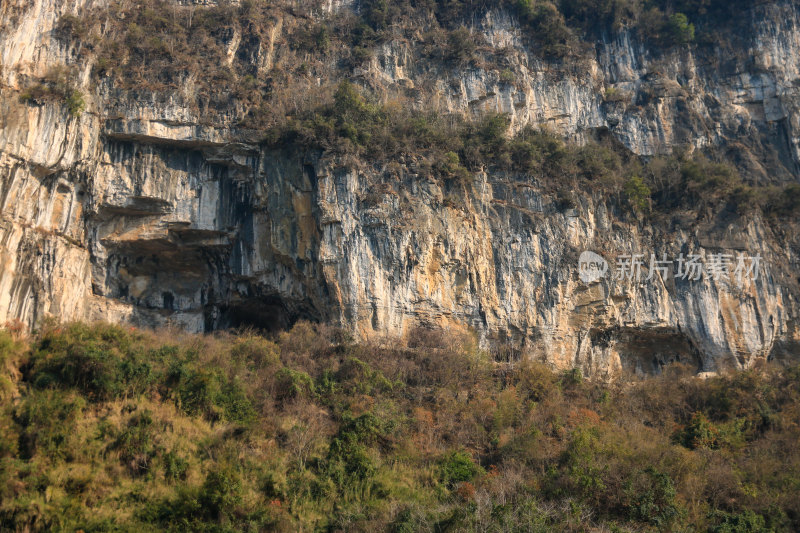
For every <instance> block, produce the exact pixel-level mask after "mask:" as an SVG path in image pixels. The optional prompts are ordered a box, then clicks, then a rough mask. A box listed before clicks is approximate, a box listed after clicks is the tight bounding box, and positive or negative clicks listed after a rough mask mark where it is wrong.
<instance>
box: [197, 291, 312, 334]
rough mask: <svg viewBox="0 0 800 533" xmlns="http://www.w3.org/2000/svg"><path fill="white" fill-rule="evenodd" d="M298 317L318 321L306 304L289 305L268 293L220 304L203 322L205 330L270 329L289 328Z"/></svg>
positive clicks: (281, 329)
mask: <svg viewBox="0 0 800 533" xmlns="http://www.w3.org/2000/svg"><path fill="white" fill-rule="evenodd" d="M214 315H216V316H214ZM298 320H310V321H319V313H317V312H316V311H315V310H314V309H313V308H311V307H308V306H306V305H303V304H300V305H292V304H290V303H287V302H286V301H285V300H283V299H281V298H280V296H277V295H274V294H271V295H260V296H253V297H250V298H246V299H241V300H234V301H232V302H231V303H230V304H228V305H225V306H221V307H220V309H219V312H218V314H217V313H213V314H207V315H206V324H205V326H206V330H207V331H214V330H217V329H227V328H252V329H255V330H260V331H264V332H269V333H274V332H278V331H284V330H288V329H290V328H291V327H292V326H293V325H294V324H295V323H296V322H297V321H298Z"/></svg>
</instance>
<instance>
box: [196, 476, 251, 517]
mask: <svg viewBox="0 0 800 533" xmlns="http://www.w3.org/2000/svg"><path fill="white" fill-rule="evenodd" d="M242 493H243V490H242V479H241V476H239V474H238V473H237V472H236V471H234V470H233V469H232V468H230V467H228V468H225V467H219V468H216V469H214V470H212V471H211V472H209V473H208V475H207V476H206V479H205V481H204V482H203V486H202V487H201V489H200V494H199V496H198V501H199V503H200V506H201V509H202V510H203V513H204V514H206V515H207V516H210V517H212V518H214V519H216V520H221V519H223V518H226V517H229V516H230V515H231V514H233V512H234V510H235V509H236V507H237V506H239V505H241V503H242Z"/></svg>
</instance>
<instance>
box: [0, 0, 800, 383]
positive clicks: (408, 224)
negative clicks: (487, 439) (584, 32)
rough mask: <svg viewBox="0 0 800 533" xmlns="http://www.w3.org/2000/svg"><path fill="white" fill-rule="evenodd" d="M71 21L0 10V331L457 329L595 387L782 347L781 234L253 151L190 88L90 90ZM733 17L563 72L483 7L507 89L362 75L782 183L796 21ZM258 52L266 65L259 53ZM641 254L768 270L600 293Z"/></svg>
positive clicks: (436, 77)
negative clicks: (716, 257)
mask: <svg viewBox="0 0 800 533" xmlns="http://www.w3.org/2000/svg"><path fill="white" fill-rule="evenodd" d="M89 3H90V2H89ZM86 4H87V2H75V1H71V2H66V1H64V0H35V1H31V2H19V3H17V4H15V3H14V2H5V3H3V5H2V7H0V17H2V20H3V21H5V22H6V24H5V26H4V27H3V29H2V34H0V59H1V60H2V69H1V70H0V73H1V74H2V78H0V83H1V84H2V89H1V90H0V201H2V204H1V206H0V209H1V210H2V213H1V218H0V237H2V239H1V240H0V260H2V269H0V321H10V320H14V319H18V320H21V321H23V322H24V323H26V324H28V325H31V326H33V325H35V324H37V323H38V322H39V321H41V320H42V319H44V318H45V317H46V316H48V315H54V316H56V317H59V318H61V319H62V320H73V319H88V320H95V319H104V320H112V321H120V322H129V323H132V324H136V325H142V326H158V325H163V324H166V323H174V324H178V325H181V326H183V327H186V328H188V329H191V330H195V331H203V330H206V331H209V330H213V329H216V328H224V327H229V326H236V325H255V326H258V327H264V328H268V329H275V328H281V327H286V326H288V325H290V324H291V323H292V322H293V321H295V320H297V319H299V318H306V319H311V320H321V321H330V322H333V323H336V324H340V325H342V326H345V327H348V328H352V329H354V330H355V331H356V332H357V333H358V334H360V335H364V336H367V335H375V334H391V335H402V334H404V333H406V332H408V331H409V330H411V329H412V328H414V327H416V326H419V325H423V326H444V327H462V326H467V327H470V328H472V329H474V330H475V331H476V332H478V334H479V335H480V337H481V339H482V340H483V341H484V342H485V343H486V344H487V345H490V346H491V345H493V342H494V341H503V342H504V343H505V344H506V345H507V346H511V347H513V350H514V351H516V352H517V354H525V355H530V356H535V357H541V358H544V359H546V360H548V361H550V362H552V363H554V364H557V365H559V366H561V367H570V366H579V367H581V368H582V369H583V370H584V371H585V372H586V373H588V374H591V375H599V376H606V375H616V374H619V373H620V372H621V371H623V370H630V371H635V372H657V371H658V370H659V368H660V366H661V365H663V364H664V363H666V362H670V361H674V360H682V361H686V362H688V363H690V364H694V365H695V366H696V367H697V369H698V370H702V371H713V370H716V369H719V368H721V367H727V366H733V367H737V368H742V367H748V366H751V365H752V364H754V363H755V362H756V361H757V360H759V359H764V358H767V357H771V356H773V357H784V356H786V354H790V353H797V347H798V344H799V343H800V333H799V332H798V328H797V318H798V311H799V310H798V303H797V296H798V294H800V291H798V278H797V268H798V265H800V254H798V251H799V250H800V242H799V241H798V236H797V235H798V232H797V231H795V230H796V229H797V228H796V223H795V222H796V221H790V222H789V226H788V227H771V226H770V224H767V223H766V222H765V221H764V220H762V219H761V218H760V217H758V216H752V217H749V218H747V219H742V218H738V217H730V216H728V215H725V214H724V213H718V214H715V215H713V216H711V217H709V218H707V219H704V220H702V221H697V220H682V219H680V217H676V218H675V219H673V220H671V221H669V222H665V223H663V224H660V225H653V226H643V225H641V224H639V223H637V222H636V221H632V220H620V219H619V218H617V217H615V215H614V214H613V210H612V209H611V208H610V206H609V204H608V202H607V200H606V199H604V198H603V197H602V196H601V195H594V194H585V195H582V196H580V197H579V198H578V199H577V201H576V205H575V207H574V209H568V210H566V211H564V210H563V209H558V208H557V206H556V204H557V201H556V199H554V198H553V197H552V194H549V193H547V192H546V190H545V188H544V187H542V186H541V184H539V183H537V182H536V180H533V179H531V178H530V177H524V176H515V175H508V174H501V173H491V172H490V173H486V172H484V173H479V174H478V175H476V176H474V182H473V184H472V190H473V191H475V193H474V194H460V193H459V191H454V190H449V189H448V188H447V187H445V186H443V185H442V184H441V183H439V182H438V181H436V180H434V179H433V178H431V177H430V176H427V175H425V174H424V172H421V171H420V169H419V168H418V166H417V165H416V163H415V161H414V160H413V159H411V158H409V159H408V160H403V161H397V162H394V164H393V165H387V166H386V168H375V166H372V165H367V164H365V163H363V162H359V161H349V160H343V159H342V158H339V157H337V156H335V155H333V154H329V153H324V152H319V151H306V150H300V149H298V148H295V147H291V146H287V147H285V148H284V149H281V150H278V149H275V148H266V147H265V146H264V145H262V144H260V143H259V142H257V141H258V138H257V137H256V136H254V135H252V134H251V133H250V132H248V131H243V130H237V128H236V127H234V126H233V125H232V124H234V120H233V119H232V118H231V116H229V115H226V114H225V113H224V112H223V113H220V114H219V115H218V117H219V118H218V119H216V120H215V121H214V122H213V123H211V124H209V123H208V121H207V120H204V119H203V117H201V116H200V114H199V112H198V111H196V110H194V109H192V108H191V107H190V106H187V105H185V104H184V103H183V101H182V99H181V97H180V95H174V96H173V95H160V94H153V93H145V92H128V93H122V92H119V91H116V90H113V89H111V88H110V85H108V84H101V85H100V86H99V87H97V88H96V89H93V90H90V87H91V84H90V70H91V66H90V65H85V64H81V63H80V61H78V60H77V59H76V57H77V56H76V55H75V53H74V50H70V49H69V48H68V47H66V46H65V45H63V44H61V43H59V41H57V40H56V39H54V38H53V36H52V31H51V30H52V28H53V27H54V25H55V23H56V21H57V20H58V17H59V16H60V15H62V14H64V13H66V12H75V11H76V10H77V9H80V8H81V7H83V6H84V5H86ZM351 8H352V7H351V6H350V5H349V4H347V5H345V4H339V3H336V2H334V3H331V4H330V5H329V6H328V8H327V9H328V10H336V9H351ZM748 17H749V18H748V20H746V21H744V22H743V23H742V24H743V25H744V26H745V27H746V29H747V33H746V35H747V36H748V37H747V38H745V39H744V44H742V48H741V49H738V50H733V51H730V53H727V52H722V51H719V50H716V51H715V52H714V53H713V54H711V53H709V52H706V53H705V54H701V56H698V55H696V52H694V51H692V50H690V49H683V50H679V51H674V52H670V53H668V54H664V55H660V56H653V54H652V52H648V50H647V49H646V48H645V47H644V46H643V45H641V44H640V43H638V42H637V41H636V39H635V36H634V35H632V34H630V33H621V34H618V35H614V36H610V37H608V38H607V39H606V40H605V42H603V43H600V44H598V46H597V53H596V57H595V59H594V60H586V61H585V63H584V64H581V65H580V66H579V68H576V69H573V70H576V71H577V72H572V73H569V72H566V70H565V67H557V66H553V65H549V64H547V63H543V62H542V61H541V60H539V59H536V58H535V56H534V54H533V53H532V52H531V51H530V50H527V49H526V48H525V46H524V45H523V43H522V40H521V39H520V36H519V30H518V28H517V27H516V25H515V23H514V21H513V20H512V18H511V17H509V16H508V15H507V14H505V13H502V12H494V11H491V12H489V13H488V14H487V15H486V16H485V17H484V18H483V19H482V20H481V21H480V22H479V23H478V24H476V26H475V28H473V31H475V32H480V33H482V34H483V35H484V36H485V39H486V41H487V42H488V43H490V45H491V46H492V47H495V48H507V49H508V50H509V52H508V54H509V55H508V57H509V62H510V63H509V64H510V69H511V70H512V71H513V74H514V80H513V82H511V81H508V79H507V77H506V81H501V76H500V73H498V72H496V71H486V70H482V69H479V68H472V67H470V68H469V69H467V70H466V71H463V70H462V71H456V70H453V71H441V70H440V71H437V72H435V73H433V74H432V71H431V68H430V65H427V64H426V63H425V62H424V61H422V60H421V59H420V54H419V53H418V52H417V51H416V50H415V49H414V45H413V43H408V42H400V41H392V42H389V43H387V44H385V45H384V46H383V47H382V48H381V50H380V52H379V53H378V54H377V55H376V57H375V58H374V59H373V60H372V61H371V62H370V63H369V64H368V65H367V66H366V67H364V68H363V69H362V70H361V71H360V72H359V74H360V76H361V77H362V78H363V79H364V80H365V83H368V84H370V85H371V86H373V87H378V88H384V89H385V90H394V89H396V88H398V87H400V88H404V89H407V90H415V91H418V92H419V94H420V99H424V100H426V101H435V102H437V103H438V106H439V107H440V108H441V109H443V110H450V111H460V112H463V113H465V114H470V113H481V112H487V111H503V112H507V113H509V114H510V115H511V117H512V125H513V127H515V128H519V127H521V126H522V125H524V124H528V123H535V124H548V125H549V126H550V127H551V128H553V129H556V130H558V131H560V132H561V133H563V134H565V135H568V136H571V137H573V138H574V139H575V140H577V141H580V140H581V139H583V138H585V137H586V136H587V135H589V134H590V133H591V132H592V131H593V130H596V129H597V128H604V129H607V130H608V131H610V132H611V134H612V135H613V136H614V137H615V138H616V139H618V140H619V141H621V142H622V143H623V144H624V145H625V146H626V147H627V148H629V149H630V150H631V151H633V152H635V153H637V154H641V155H649V154H655V153H660V152H666V151H669V150H671V149H672V148H673V147H674V146H678V145H680V146H682V147H684V148H688V149H693V148H702V147H704V146H709V145H714V146H719V147H721V148H722V149H725V150H731V151H735V152H736V153H737V154H739V156H740V160H741V164H742V166H743V168H744V169H745V171H746V172H747V173H748V175H749V176H752V178H753V179H754V180H756V181H758V180H761V181H765V182H770V183H781V182H783V183H785V182H791V181H795V182H796V181H799V180H800V171H798V169H799V168H800V108H799V106H800V60H799V59H798V58H800V9H799V8H798V6H797V5H796V4H795V3H793V2H782V3H770V4H767V5H763V6H760V7H756V8H753V9H752V10H751V11H750V12H749V15H748ZM280 24H281V22H280V21H278V23H276V30H275V32H277V33H279V32H280V31H281V30H280V27H281V26H280ZM273 38H274V36H273ZM237 46H238V45H237ZM271 53H272V52H270V54H271ZM726 53H727V54H728V55H726ZM709 54H710V55H712V56H714V57H709ZM715 54H716V55H715ZM268 56H269V54H268ZM712 59H713V61H712ZM259 61H260V62H261V67H262V68H271V65H272V61H273V58H272V57H271V56H269V57H260V59H259ZM76 62H77V63H76ZM59 64H77V66H78V67H79V72H80V78H81V79H82V80H83V82H84V83H85V87H86V90H85V92H86V93H87V94H88V96H87V111H86V112H85V113H83V114H82V115H81V116H80V117H74V116H72V115H70V114H69V112H68V111H67V109H66V108H64V106H63V105H62V104H60V103H56V102H50V103H45V104H43V105H39V106H32V105H27V104H24V103H22V102H21V101H20V93H21V91H22V89H23V87H24V85H25V79H26V77H27V76H43V75H44V73H45V72H46V71H47V70H48V69H49V68H51V67H52V66H53V65H59ZM412 88H413V89H412ZM609 89H611V90H609ZM773 226H774V225H773ZM584 250H593V251H596V252H598V253H600V254H602V255H603V256H604V257H605V258H606V259H608V260H609V262H610V263H611V266H610V270H611V271H610V272H609V273H608V275H607V276H606V277H604V278H602V279H600V280H598V281H595V282H592V283H588V284H587V283H584V282H583V281H582V280H581V279H580V278H579V269H578V257H579V255H580V254H581V252H583V251H584ZM651 253H652V254H655V255H656V256H657V257H658V258H661V257H663V256H664V255H666V256H667V257H669V258H674V259H677V258H678V257H679V256H681V254H683V255H684V256H688V255H689V254H697V255H700V256H702V257H703V258H704V261H706V262H709V261H711V260H712V258H711V255H712V254H730V255H731V256H732V257H733V258H735V257H736V256H737V255H739V254H744V255H746V256H748V257H754V256H759V257H761V258H762V263H761V265H762V268H761V269H759V274H760V275H759V276H758V278H757V279H755V280H751V279H746V280H745V282H744V283H742V284H741V285H740V284H738V283H737V282H736V280H734V279H729V280H722V279H720V280H714V279H713V278H712V277H705V278H704V279H701V280H699V281H689V280H683V279H681V278H675V277H674V275H673V274H674V272H673V271H670V272H669V273H667V274H666V275H660V274H655V275H654V276H652V278H651V279H650V280H644V279H643V280H642V281H640V282H637V281H634V280H630V279H615V276H614V274H615V273H614V272H613V271H614V268H615V265H616V264H617V261H618V260H620V259H621V258H623V257H624V256H625V255H630V254H642V255H643V256H644V263H645V267H648V266H649V264H648V263H649V259H650V254H651ZM643 272H644V277H648V276H649V274H650V273H649V271H648V269H647V268H644V270H643Z"/></svg>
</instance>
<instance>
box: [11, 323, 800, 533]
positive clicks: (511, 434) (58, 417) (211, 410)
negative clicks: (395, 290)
mask: <svg viewBox="0 0 800 533" xmlns="http://www.w3.org/2000/svg"><path fill="white" fill-rule="evenodd" d="M168 333H169V334H152V333H147V332H142V331H138V330H133V329H127V328H122V327H117V326H109V325H95V326H88V325H84V324H74V325H65V326H49V327H47V328H45V329H44V330H43V331H42V332H41V333H39V334H38V335H37V336H36V337H35V338H32V339H21V340H20V339H16V337H15V336H14V335H13V334H12V333H10V332H2V333H0V369H2V373H0V397H2V404H1V407H0V501H1V502H2V503H1V504H0V529H2V530H10V531H15V530H17V531H22V530H33V531H37V530H65V531H74V530H77V529H82V530H83V531H106V530H120V531H148V530H152V531H161V530H186V529H190V530H212V531H259V530H264V529H277V530H285V531H297V530H306V531H310V530H320V529H329V530H347V531H358V530H363V531H375V530H385V529H391V530H395V531H445V530H447V531H449V530H453V531H461V530H474V531H487V530H488V531H514V530H526V531H537V530H538V531H552V530H565V531H568V530H572V531H587V530H593V529H596V530H605V531H608V530H634V531H643V530H645V531H646V530H674V531H679V530H698V529H699V530H710V531H759V530H764V531H766V530H770V529H775V530H791V529H795V530H796V529H797V528H798V527H800V449H798V447H797V442H798V437H800V428H799V427H798V420H800V416H799V415H800V369H797V368H795V369H775V368H768V369H761V370H759V371H755V370H753V371H748V372H744V373H740V374H736V375H732V376H728V377H720V378H715V379H710V380H707V381H699V380H696V379H694V378H689V377H686V375H685V374H684V373H682V371H681V369H670V370H669V371H668V372H667V373H665V375H664V376H663V377H658V378H651V379H649V380H647V381H645V382H634V383H633V384H629V385H625V386H622V385H619V386H612V385H601V384H594V383H589V382H587V381H585V380H583V379H581V376H580V375H579V374H578V373H576V372H567V373H563V374H558V373H554V372H552V371H551V370H549V369H548V368H546V367H544V366H542V365H538V364H533V363H531V364H517V365H515V366H514V367H513V368H511V367H508V366H507V365H496V364H494V363H491V362H490V361H488V360H487V359H486V356H485V354H483V353H481V352H480V351H479V350H477V349H476V347H475V345H474V343H473V341H472V340H471V339H470V338H469V337H468V336H458V335H455V334H452V333H447V334H446V335H443V334H437V333H431V332H424V331H418V332H415V333H414V334H412V335H411V337H410V338H411V342H410V343H409V345H408V346H407V347H397V346H394V347H380V346H375V345H355V344H352V343H350V342H348V339H347V338H346V336H345V335H343V334H341V332H337V331H333V330H330V329H328V328H325V327H321V326H311V325H309V324H302V323H301V324H299V325H297V326H295V328H294V329H293V330H291V331H290V332H288V333H284V334H281V335H280V336H278V337H277V338H275V339H272V340H268V339H265V338H262V337H259V336H256V335H253V334H250V333H243V334H239V335H236V336H234V335H228V334H220V335H217V336H190V335H183V334H180V333H176V332H168Z"/></svg>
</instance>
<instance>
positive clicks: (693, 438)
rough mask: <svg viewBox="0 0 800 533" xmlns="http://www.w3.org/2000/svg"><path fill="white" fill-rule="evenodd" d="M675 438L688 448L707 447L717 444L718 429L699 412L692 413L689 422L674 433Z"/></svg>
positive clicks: (713, 446)
mask: <svg viewBox="0 0 800 533" xmlns="http://www.w3.org/2000/svg"><path fill="white" fill-rule="evenodd" d="M676 440H677V441H678V442H679V443H680V444H682V445H683V446H685V447H687V448H689V449H692V450H694V449H697V448H709V449H715V448H717V447H718V446H719V430H718V429H717V428H716V426H714V424H712V423H711V421H710V420H709V419H708V417H706V415H704V414H703V413H701V412H696V413H694V414H693V415H692V419H691V421H690V422H689V424H687V425H686V427H685V428H683V430H682V431H680V432H678V433H677V434H676Z"/></svg>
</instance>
